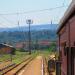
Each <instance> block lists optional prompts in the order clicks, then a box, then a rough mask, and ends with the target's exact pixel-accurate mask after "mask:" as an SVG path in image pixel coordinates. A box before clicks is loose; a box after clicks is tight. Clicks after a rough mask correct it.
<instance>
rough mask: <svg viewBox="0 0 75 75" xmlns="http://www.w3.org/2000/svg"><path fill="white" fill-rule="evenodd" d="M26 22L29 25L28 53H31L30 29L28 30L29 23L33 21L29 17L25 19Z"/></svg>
mask: <svg viewBox="0 0 75 75" xmlns="http://www.w3.org/2000/svg"><path fill="white" fill-rule="evenodd" d="M26 23H27V24H28V25H29V32H28V36H29V54H31V31H30V25H31V24H32V23H33V21H32V20H31V19H28V20H26Z"/></svg>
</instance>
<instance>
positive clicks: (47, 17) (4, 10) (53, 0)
mask: <svg viewBox="0 0 75 75" xmlns="http://www.w3.org/2000/svg"><path fill="white" fill-rule="evenodd" d="M70 2H71V0H0V14H10V13H23V12H29V11H36V10H37V11H39V10H42V9H50V8H55V7H59V6H62V5H65V7H62V8H58V9H54V10H46V11H41V12H33V13H25V14H18V15H17V14H16V15H0V27H5V26H6V27H14V26H17V23H18V21H19V24H20V26H22V25H26V20H27V19H32V20H33V24H47V23H50V22H51V20H52V21H53V23H59V21H60V19H61V17H62V16H63V14H64V12H65V10H66V9H67V7H68V5H69V4H70Z"/></svg>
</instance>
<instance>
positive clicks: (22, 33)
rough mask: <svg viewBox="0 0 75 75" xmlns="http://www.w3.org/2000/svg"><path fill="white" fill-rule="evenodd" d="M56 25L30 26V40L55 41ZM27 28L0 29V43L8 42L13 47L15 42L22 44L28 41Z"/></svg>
mask: <svg viewBox="0 0 75 75" xmlns="http://www.w3.org/2000/svg"><path fill="white" fill-rule="evenodd" d="M57 28H58V25H57V24H45V25H35V26H31V40H32V41H36V40H37V41H41V40H49V41H55V40H56V39H57V35H56V30H57ZM28 30H29V28H28V27H20V28H18V27H15V28H0V43H4V42H6V43H7V42H9V43H12V44H13V45H14V43H15V42H24V41H27V40H29V39H28V38H29V35H28Z"/></svg>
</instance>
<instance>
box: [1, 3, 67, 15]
mask: <svg viewBox="0 0 75 75" xmlns="http://www.w3.org/2000/svg"><path fill="white" fill-rule="evenodd" d="M67 6H68V5H64V2H63V5H62V6H57V7H54V8H48V9H41V10H32V11H26V12H18V13H6V14H1V13H0V15H17V14H20V15H21V14H28V13H35V12H43V11H52V10H56V9H59V8H63V7H67Z"/></svg>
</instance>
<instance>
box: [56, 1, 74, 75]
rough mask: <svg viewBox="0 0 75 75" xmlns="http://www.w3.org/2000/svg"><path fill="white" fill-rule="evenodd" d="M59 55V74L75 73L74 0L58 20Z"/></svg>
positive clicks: (70, 74) (68, 74)
mask: <svg viewBox="0 0 75 75" xmlns="http://www.w3.org/2000/svg"><path fill="white" fill-rule="evenodd" d="M59 24H60V27H59V28H58V31H57V34H58V36H59V39H58V42H59V56H60V58H59V59H60V61H61V75H75V0H73V1H72V2H71V4H70V6H69V7H68V9H67V11H66V12H65V14H64V16H63V18H62V19H61V21H60V23H59Z"/></svg>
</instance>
